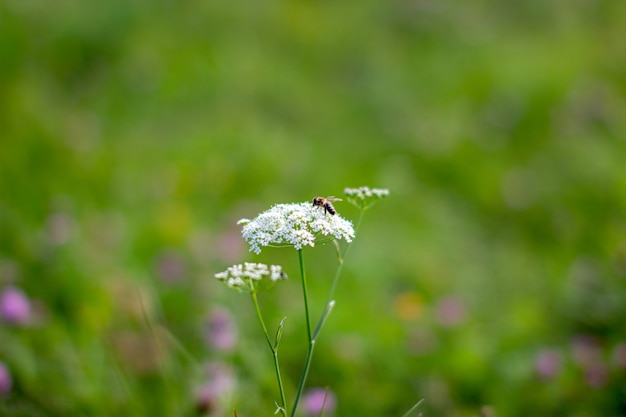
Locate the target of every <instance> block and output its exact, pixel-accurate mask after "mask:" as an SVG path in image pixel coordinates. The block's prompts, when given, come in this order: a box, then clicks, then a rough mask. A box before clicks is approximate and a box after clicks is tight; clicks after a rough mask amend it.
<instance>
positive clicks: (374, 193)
mask: <svg viewBox="0 0 626 417" xmlns="http://www.w3.org/2000/svg"><path fill="white" fill-rule="evenodd" d="M343 193H344V194H345V195H347V196H348V197H352V198H356V199H359V200H366V199H368V198H372V197H373V198H383V197H387V196H388V195H389V190H388V189H386V188H369V187H359V188H346V189H344V190H343Z"/></svg>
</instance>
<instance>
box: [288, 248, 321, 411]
mask: <svg viewBox="0 0 626 417" xmlns="http://www.w3.org/2000/svg"><path fill="white" fill-rule="evenodd" d="M298 259H299V260H300V277H301V278H302V293H303V296H304V312H305V316H306V330H307V337H308V340H309V346H308V349H307V352H306V359H305V360H304V369H303V370H302V376H301V377H300V383H299V384H298V392H297V393H296V399H295V400H294V402H293V408H292V409H291V417H294V416H295V415H296V410H297V408H298V402H299V401H300V397H301V396H302V390H303V389H304V384H305V383H306V379H307V376H308V374H309V368H310V367H311V359H312V358H313V350H314V349H315V339H313V337H312V335H311V320H310V318H309V317H310V315H309V299H308V298H309V297H308V293H307V287H306V274H305V273H304V259H303V257H302V249H299V250H298Z"/></svg>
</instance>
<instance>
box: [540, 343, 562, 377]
mask: <svg viewBox="0 0 626 417" xmlns="http://www.w3.org/2000/svg"><path fill="white" fill-rule="evenodd" d="M561 363H562V354H561V352H560V351H559V350H558V349H550V348H546V349H542V350H541V351H539V353H538V354H537V356H536V357H535V370H536V372H537V375H539V377H540V378H541V379H544V380H545V379H550V378H552V377H554V376H556V375H557V374H558V373H559V372H560V371H561Z"/></svg>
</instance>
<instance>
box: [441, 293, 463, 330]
mask: <svg viewBox="0 0 626 417" xmlns="http://www.w3.org/2000/svg"><path fill="white" fill-rule="evenodd" d="M465 316H466V311H465V304H464V303H463V300H461V299H460V298H458V297H455V296H448V297H443V298H442V299H440V300H439V302H438V303H437V320H438V321H439V323H440V324H441V325H442V326H447V327H452V326H457V325H459V324H461V323H462V322H463V321H464V320H465Z"/></svg>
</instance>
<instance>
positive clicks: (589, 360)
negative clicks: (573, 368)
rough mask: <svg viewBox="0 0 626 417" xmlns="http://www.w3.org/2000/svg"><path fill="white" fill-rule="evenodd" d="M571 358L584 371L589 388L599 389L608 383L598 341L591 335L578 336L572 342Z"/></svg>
mask: <svg viewBox="0 0 626 417" xmlns="http://www.w3.org/2000/svg"><path fill="white" fill-rule="evenodd" d="M571 349H572V356H573V358H574V361H575V362H576V364H577V365H578V366H579V367H580V368H581V369H582V370H583V371H584V373H585V380H586V381H587V385H589V386H590V387H601V386H603V385H605V384H606V383H607V382H608V378H609V370H608V367H607V365H606V364H605V363H604V360H603V357H602V347H601V346H600V342H599V341H598V339H596V338H595V337H593V336H591V335H586V334H583V335H578V336H576V337H575V338H574V340H572V346H571Z"/></svg>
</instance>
